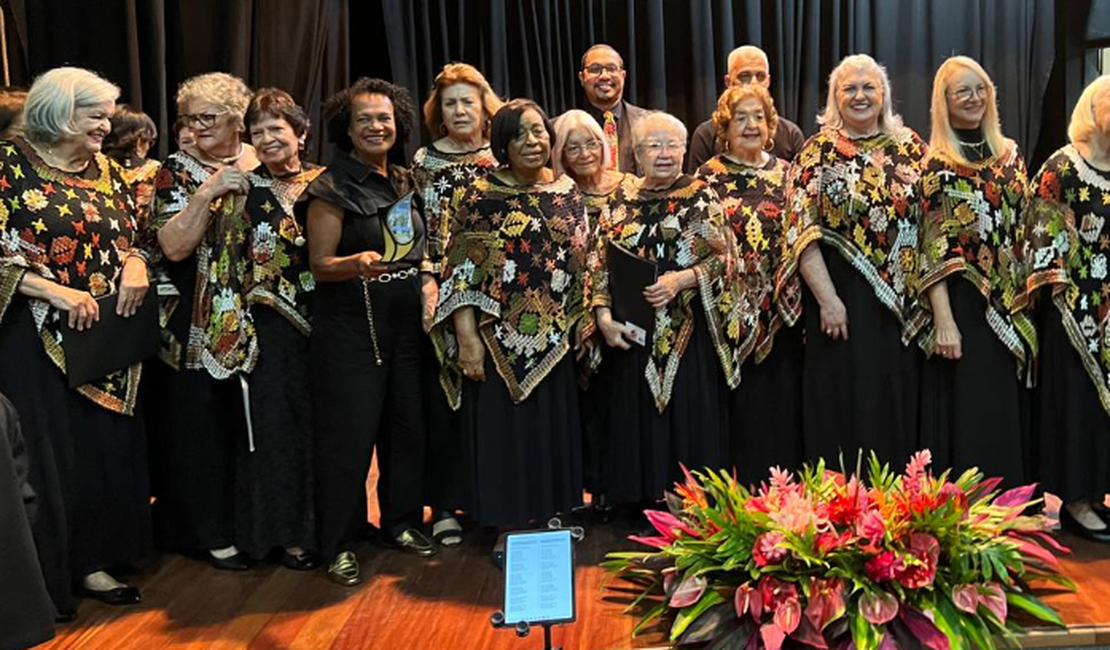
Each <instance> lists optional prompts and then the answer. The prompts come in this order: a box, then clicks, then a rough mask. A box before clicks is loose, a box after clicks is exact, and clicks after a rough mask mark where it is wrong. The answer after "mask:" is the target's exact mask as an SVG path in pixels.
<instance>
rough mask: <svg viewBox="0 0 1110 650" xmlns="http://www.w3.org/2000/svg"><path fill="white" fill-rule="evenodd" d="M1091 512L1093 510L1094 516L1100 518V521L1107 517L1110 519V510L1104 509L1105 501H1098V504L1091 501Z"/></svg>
mask: <svg viewBox="0 0 1110 650" xmlns="http://www.w3.org/2000/svg"><path fill="white" fill-rule="evenodd" d="M1091 510H1094V511H1095V514H1096V515H1098V516H1099V517H1101V518H1102V519H1106V518H1107V517H1110V508H1108V507H1106V502H1105V501H1099V502H1098V503H1095V502H1093V501H1092V502H1091Z"/></svg>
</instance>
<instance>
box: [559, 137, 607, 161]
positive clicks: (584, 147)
mask: <svg viewBox="0 0 1110 650" xmlns="http://www.w3.org/2000/svg"><path fill="white" fill-rule="evenodd" d="M600 149H601V141H600V140H598V139H596V138H595V139H593V140H590V141H589V142H582V143H577V142H576V143H574V144H568V145H567V146H565V147H563V152H564V153H565V154H566V155H568V156H573V157H575V158H577V157H578V156H580V155H582V154H584V153H586V152H589V151H598V150H600Z"/></svg>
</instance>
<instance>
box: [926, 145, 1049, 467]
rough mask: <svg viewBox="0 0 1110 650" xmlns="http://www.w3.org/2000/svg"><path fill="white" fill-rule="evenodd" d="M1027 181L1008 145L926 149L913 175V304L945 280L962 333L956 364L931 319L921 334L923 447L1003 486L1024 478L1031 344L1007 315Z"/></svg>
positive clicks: (1026, 324) (1020, 322)
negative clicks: (958, 154) (972, 156)
mask: <svg viewBox="0 0 1110 650" xmlns="http://www.w3.org/2000/svg"><path fill="white" fill-rule="evenodd" d="M1028 184H1029V179H1028V176H1027V175H1026V172H1025V163H1024V161H1023V160H1022V157H1021V154H1020V153H1019V152H1018V151H1017V147H1016V146H1015V145H1011V148H1008V149H1007V150H1006V151H1005V152H1002V153H1001V154H1000V155H997V156H992V157H990V158H987V159H985V160H982V161H976V162H970V163H969V162H962V161H956V160H954V159H952V158H951V157H950V156H947V155H943V154H939V153H936V152H934V153H933V154H932V155H930V157H929V159H928V160H927V162H926V166H925V172H924V174H923V176H922V180H921V185H922V188H923V190H924V202H925V212H924V214H923V232H922V238H921V264H922V268H921V281H920V283H921V294H922V298H921V303H922V305H923V306H925V305H928V304H929V302H928V299H927V297H926V296H925V292H926V291H928V289H929V287H931V286H933V284H935V283H937V282H941V281H946V285H947V289H948V294H949V302H950V303H951V307H952V315H953V317H954V318H955V321H956V326H957V327H958V328H959V330H960V336H961V339H962V358H960V359H959V360H955V361H954V360H949V359H943V358H941V357H939V356H935V355H933V353H934V348H935V338H936V332H935V329H934V328H933V327H932V326H930V327H929V328H928V329H926V330H925V331H924V332H923V334H922V336H921V338H920V339H919V343H920V345H921V347H922V348H923V349H924V350H925V352H926V354H928V355H931V358H929V359H928V360H927V361H925V362H924V363H923V364H922V377H921V446H922V447H925V448H928V449H930V450H932V452H933V463H934V464H935V465H936V466H937V467H941V468H945V467H951V468H952V469H953V471H954V472H955V473H957V474H958V473H959V472H962V471H963V470H965V469H967V468H969V467H978V468H980V469H981V470H983V472H984V473H985V474H986V475H987V476H998V477H1003V478H1004V479H1005V483H1006V485H1009V486H1015V485H1023V484H1024V482H1025V480H1026V477H1025V451H1026V450H1025V449H1024V442H1025V439H1026V438H1027V436H1026V435H1025V434H1024V432H1023V428H1024V424H1023V420H1024V419H1023V418H1022V409H1023V408H1024V407H1025V404H1024V399H1023V397H1024V388H1023V387H1022V383H1023V382H1024V366H1025V363H1026V358H1027V353H1026V346H1027V345H1028V346H1030V349H1035V346H1036V337H1035V335H1034V333H1033V326H1032V323H1031V322H1030V320H1029V318H1028V317H1027V316H1025V315H1024V314H1018V315H1017V316H1016V317H1015V316H1012V315H1011V313H1010V312H1011V309H1012V307H1013V301H1014V298H1015V297H1016V295H1017V294H1018V293H1020V292H1021V290H1022V288H1023V287H1022V286H1021V284H1022V283H1023V281H1024V279H1023V278H1018V269H1017V268H1016V259H1015V257H1014V245H1015V239H1016V234H1017V229H1018V226H1019V223H1020V216H1021V208H1022V204H1023V203H1024V201H1025V195H1026V191H1027V188H1028Z"/></svg>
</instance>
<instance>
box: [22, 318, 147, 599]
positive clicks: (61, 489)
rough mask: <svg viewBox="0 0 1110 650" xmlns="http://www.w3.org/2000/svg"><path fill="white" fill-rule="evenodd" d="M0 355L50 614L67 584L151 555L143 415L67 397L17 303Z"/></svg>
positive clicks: (67, 594) (69, 594)
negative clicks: (30, 493)
mask: <svg viewBox="0 0 1110 650" xmlns="http://www.w3.org/2000/svg"><path fill="white" fill-rule="evenodd" d="M0 358H2V359H3V360H4V361H3V363H0V392H2V393H4V394H5V395H7V396H8V398H9V399H10V400H11V402H12V404H14V405H15V408H16V410H17V411H18V412H19V418H20V421H21V424H22V429H23V436H24V439H25V441H26V443H27V458H28V460H29V465H30V466H29V475H28V476H29V481H30V484H31V487H32V488H33V489H34V490H35V492H36V494H37V495H38V500H37V502H36V504H37V512H36V516H35V521H34V524H33V526H32V532H33V534H34V538H35V545H36V547H37V549H38V556H39V562H40V564H41V566H42V571H43V575H44V577H45V578H46V586H47V589H48V590H49V592H50V596H51V598H52V599H53V600H54V605H55V607H57V609H58V610H59V611H62V612H71V611H74V609H75V608H76V599H75V597H74V592H73V586H74V585H75V584H77V583H79V581H80V580H81V579H82V578H83V577H84V576H85V575H87V574H89V573H92V572H94V571H100V570H105V569H112V570H115V569H117V568H121V567H122V568H127V567H134V566H137V565H138V564H139V563H140V562H141V561H142V560H143V559H144V558H145V557H147V555H148V554H149V552H150V550H151V523H150V501H149V498H150V489H149V483H148V478H147V456H146V441H145V438H144V433H143V423H142V418H141V416H135V417H129V416H126V415H121V414H119V413H115V412H112V411H109V410H107V409H105V408H102V407H100V406H98V405H97V404H95V403H93V402H92V401H90V400H89V399H87V398H86V397H84V396H82V395H80V394H79V393H77V392H76V391H73V390H70V388H69V387H68V386H67V385H66V379H65V375H63V374H62V372H61V371H60V370H58V368H57V367H55V366H54V364H53V363H52V362H51V361H50V358H49V357H48V356H47V355H46V351H45V350H44V349H43V345H42V341H41V340H40V339H39V336H38V332H37V331H36V330H35V326H34V323H33V322H32V319H31V312H30V309H29V308H28V305H27V302H26V301H25V300H22V299H17V300H15V301H13V304H11V305H10V306H9V307H8V311H7V314H5V316H4V322H3V323H2V324H0Z"/></svg>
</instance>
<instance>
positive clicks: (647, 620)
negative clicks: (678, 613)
mask: <svg viewBox="0 0 1110 650" xmlns="http://www.w3.org/2000/svg"><path fill="white" fill-rule="evenodd" d="M665 611H667V604H666V603H659V604H658V605H656V606H655V607H652V608H651V609H649V610H648V612H647V614H644V617H643V618H641V619H640V622H638V623H636V627H634V628H632V636H636V635H637V634H639V633H640V632H642V631H643V630H644V628H645V627H647V626H649V625H651V624H652V623H653V622H654V621H655V620H656V619H658V618H659V617H660V616H662V615H663V612H665Z"/></svg>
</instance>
